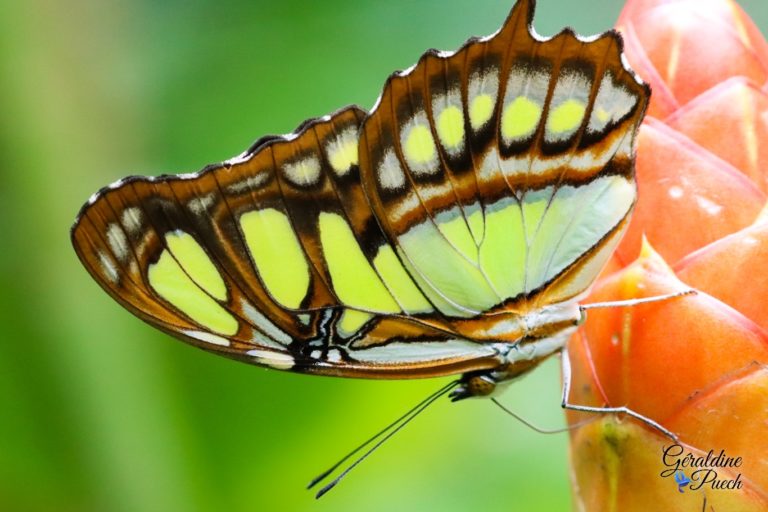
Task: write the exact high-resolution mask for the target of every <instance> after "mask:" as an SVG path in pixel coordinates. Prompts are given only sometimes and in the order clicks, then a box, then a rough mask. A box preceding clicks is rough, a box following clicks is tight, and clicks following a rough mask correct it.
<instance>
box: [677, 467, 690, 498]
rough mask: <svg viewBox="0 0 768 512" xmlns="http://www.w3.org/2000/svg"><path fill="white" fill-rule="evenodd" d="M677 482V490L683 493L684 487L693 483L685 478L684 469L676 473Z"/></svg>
mask: <svg viewBox="0 0 768 512" xmlns="http://www.w3.org/2000/svg"><path fill="white" fill-rule="evenodd" d="M675 482H676V483H677V490H678V491H679V492H681V493H682V492H683V487H685V486H686V485H688V484H689V483H691V479H690V478H688V477H687V476H685V473H683V470H682V469H678V470H677V471H675Z"/></svg>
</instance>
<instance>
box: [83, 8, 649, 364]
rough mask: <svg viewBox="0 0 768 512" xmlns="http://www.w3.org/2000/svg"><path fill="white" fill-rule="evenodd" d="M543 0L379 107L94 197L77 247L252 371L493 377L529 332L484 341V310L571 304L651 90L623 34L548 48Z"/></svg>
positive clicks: (97, 273)
mask: <svg viewBox="0 0 768 512" xmlns="http://www.w3.org/2000/svg"><path fill="white" fill-rule="evenodd" d="M531 4H532V3H531V2H527V1H522V2H520V3H518V4H517V5H516V7H515V8H514V9H513V11H512V13H511V15H510V17H509V18H508V20H507V22H506V23H505V25H504V27H502V29H501V30H500V31H499V32H498V33H497V34H496V35H494V36H493V37H490V38H486V39H476V40H470V41H469V42H468V43H467V44H466V45H465V46H464V47H463V48H462V49H461V50H459V51H458V52H456V53H454V54H441V53H438V52H428V53H427V54H426V55H425V56H424V57H423V58H422V59H421V60H420V61H419V63H418V65H416V66H415V67H414V68H412V69H411V70H409V71H407V72H404V73H400V74H396V75H394V76H393V77H391V78H390V80H389V81H388V82H387V85H386V86H385V89H384V91H383V93H382V96H381V98H380V101H379V102H378V103H377V106H376V107H375V108H374V112H373V113H372V114H371V115H366V113H365V112H364V111H362V110H360V109H358V108H356V107H348V108H346V109H342V110H340V111H338V112H336V113H334V114H332V115H330V116H326V117H324V118H320V119H314V120H310V121H307V122H305V123H304V124H303V125H302V126H300V127H299V128H298V129H297V130H296V132H294V133H293V134H290V135H288V136H280V137H275V136H272V137H266V138H263V139H261V140H259V141H257V142H256V143H255V144H254V145H253V146H252V147H251V148H250V149H249V150H248V151H247V152H245V153H244V154H243V155H240V156H239V157H236V158H234V159H231V160H230V161H227V162H224V163H223V164H220V165H214V166H209V167H207V168H206V169H203V170H202V171H200V172H199V173H196V174H191V175H180V176H161V177H158V178H144V177H131V178H127V179H125V180H121V181H119V182H117V183H115V184H114V185H112V186H109V187H107V188H105V189H103V190H102V191H100V192H98V193H97V194H95V195H94V196H93V197H92V198H91V200H90V201H89V202H88V203H87V204H86V205H85V206H84V207H83V209H82V211H81V213H80V215H79V216H78V219H77V221H76V223H75V225H74V227H73V230H72V240H73V244H74V246H75V249H76V251H77V254H78V256H79V257H80V259H81V260H82V262H83V264H84V265H85V267H86V268H87V269H88V271H89V272H90V273H91V275H92V276H93V277H94V278H95V279H96V281H97V282H99V284H100V285H101V286H102V287H103V288H104V289H105V290H106V291H107V292H108V293H109V294H110V295H111V296H112V297H114V298H115V299H116V300H117V301H118V302H120V303H121V304H122V305H123V306H125V307H126V308H127V309H129V310H130V311H132V312H133V313H134V314H136V315H137V316H139V317H140V318H142V319H143V320H145V321H147V322H149V323H150V324H152V325H155V326H156V327H158V328H160V329H162V330H164V331H165V332H168V333H170V334H172V335H174V336H177V337H179V338H181V339H183V340H185V341H187V342H189V343H192V344H194V345H197V346H199V347H202V348H204V349H207V350H211V351H214V352H217V353H220V354H223V355H226V356H229V357H233V358H237V359H241V360H244V361H247V362H251V363H255V364H261V365H266V366H270V367H273V368H279V369H287V370H292V371H301V372H311V373H321V374H330V375H341V376H363V377H381V378H404V377H423V376H434V375H446V374H454V373H460V372H466V371H471V370H484V369H490V368H495V367H497V366H498V365H499V364H501V363H502V362H503V360H502V359H501V358H500V356H499V353H500V350H499V346H498V343H496V342H497V341H499V340H501V341H504V340H505V339H506V340H514V339H517V338H519V337H520V336H521V332H518V330H515V329H514V328H508V329H507V331H506V332H504V333H501V334H499V333H498V332H496V333H495V334H493V335H491V334H489V330H488V328H487V324H488V323H489V319H490V318H492V317H493V318H499V317H500V316H499V315H500V313H504V314H506V315H512V316H515V317H518V316H521V315H523V314H526V312H529V311H535V308H537V307H541V306H542V305H547V304H556V303H558V302H561V301H568V300H571V299H572V298H573V297H575V296H577V295H578V294H579V293H581V292H583V290H584V289H586V288H587V287H588V286H589V284H590V283H591V282H592V281H593V280H594V277H595V275H596V273H597V272H598V271H599V269H600V267H601V266H602V264H603V263H604V260H605V259H606V258H607V257H608V256H609V255H610V251H611V250H612V247H613V244H615V242H616V241H617V240H618V237H619V236H620V233H621V231H622V229H623V225H624V223H625V222H626V218H627V216H628V214H629V211H630V209H631V206H632V204H633V201H634V181H633V178H632V172H633V171H632V141H633V139H634V132H635V130H636V127H637V124H638V123H639V120H640V119H641V117H642V113H643V111H644V108H645V102H646V100H647V91H646V89H645V88H643V86H641V85H640V84H639V82H637V81H636V80H635V79H634V77H633V76H632V75H631V74H630V73H629V72H628V71H627V70H626V69H625V68H624V66H623V65H622V63H621V61H620V48H619V40H618V36H617V35H616V34H615V33H608V34H606V35H603V36H601V37H599V38H597V39H595V40H594V41H592V42H585V41H581V40H579V39H578V38H577V37H576V36H574V35H573V34H572V33H571V32H564V33H562V34H561V35H559V36H557V37H555V38H553V39H552V40H549V41H546V42H544V41H541V40H538V39H536V38H535V37H534V35H533V34H532V32H531V28H530V21H531V17H532V10H531V9H532V5H531ZM494 315H495V316H494ZM497 331H498V329H497ZM505 336H506V338H505Z"/></svg>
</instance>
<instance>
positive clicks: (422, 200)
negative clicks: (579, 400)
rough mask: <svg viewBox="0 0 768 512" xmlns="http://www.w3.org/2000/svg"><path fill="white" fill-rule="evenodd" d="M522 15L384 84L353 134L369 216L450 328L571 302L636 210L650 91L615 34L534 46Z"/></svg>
mask: <svg viewBox="0 0 768 512" xmlns="http://www.w3.org/2000/svg"><path fill="white" fill-rule="evenodd" d="M532 5H533V2H519V3H518V4H517V5H516V7H515V9H514V10H513V11H512V13H511V14H510V16H509V18H508V19H507V21H506V23H505V24H504V26H503V27H502V28H501V30H500V31H499V32H497V33H496V34H495V35H494V36H492V37H490V38H485V39H477V40H470V41H469V42H468V43H467V44H466V45H465V46H464V47H463V48H461V49H460V50H459V51H457V52H455V53H454V54H447V55H446V54H444V53H442V52H436V51H432V52H428V53H426V54H425V55H424V56H423V57H422V58H421V60H420V61H419V63H418V64H417V65H416V66H415V67H413V68H411V69H409V70H407V71H405V72H401V73H395V74H394V75H392V76H391V77H390V79H389V81H388V83H387V86H386V87H385V89H384V92H383V93H382V95H381V98H380V99H379V102H378V103H377V104H376V106H375V107H374V109H373V111H372V113H371V114H370V116H369V117H368V118H367V119H366V121H365V123H364V125H363V129H362V135H361V145H360V147H361V151H360V160H361V172H362V179H363V183H364V186H365V189H366V190H368V191H370V196H371V204H372V206H373V209H374V212H375V214H376V216H377V218H379V219H380V221H381V225H382V227H383V228H384V230H385V232H386V234H387V236H388V237H389V238H390V240H393V241H394V242H395V244H396V249H397V252H398V255H399V256H400V257H401V258H402V259H403V261H404V262H405V265H406V267H407V268H408V270H409V272H410V273H411V274H412V276H413V277H414V279H415V280H416V281H417V282H418V283H419V285H420V286H421V287H422V289H423V290H424V293H425V296H426V297H427V298H428V299H429V300H430V301H432V302H433V303H434V304H435V306H436V307H437V309H438V310H439V311H441V312H442V313H444V314H445V315H446V316H449V317H454V318H455V317H459V318H460V317H467V318H471V317H476V316H477V315H483V314H485V315H495V314H498V313H499V305H502V309H503V310H504V311H510V310H512V311H517V312H519V313H520V314H527V313H531V312H534V311H536V310H538V309H540V308H542V307H545V306H547V305H551V304H556V303H559V302H563V301H568V300H571V299H573V298H575V297H578V296H580V295H582V294H583V293H584V292H585V290H586V289H587V288H588V287H589V285H590V284H591V283H592V282H593V281H594V279H595V278H596V276H597V273H598V272H599V271H600V270H601V268H602V267H603V266H604V264H605V262H606V261H607V259H608V257H609V256H610V254H611V253H612V252H613V249H614V247H615V245H616V243H617V242H618V241H619V239H620V236H621V234H622V233H623V231H624V228H625V227H626V222H627V219H628V216H629V214H630V212H631V209H632V206H633V204H634V201H635V195H636V194H635V181H634V153H633V148H634V139H635V134H636V131H637V128H638V126H639V124H640V121H641V120H642V117H643V115H644V112H645V108H646V104H647V100H648V96H649V90H648V88H647V86H645V85H644V84H642V83H641V82H640V81H639V79H637V78H636V77H635V76H634V75H633V74H632V72H631V71H629V70H628V69H627V68H626V67H625V65H624V63H623V61H622V59H621V40H620V38H619V36H618V34H617V33H615V32H608V33H605V34H603V35H601V36H599V37H594V38H589V39H582V38H580V37H579V36H577V35H575V34H574V33H573V32H572V31H570V30H565V31H563V32H561V33H560V34H559V35H557V36H555V37H554V38H551V39H548V40H544V39H542V38H540V37H539V36H537V35H535V33H534V32H533V31H532V29H531V19H532V14H533V13H532ZM436 254H439V255H440V256H439V262H440V263H439V264H435V255H436ZM470 336H471V334H470Z"/></svg>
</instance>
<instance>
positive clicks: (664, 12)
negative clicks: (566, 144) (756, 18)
mask: <svg viewBox="0 0 768 512" xmlns="http://www.w3.org/2000/svg"><path fill="white" fill-rule="evenodd" d="M618 26H619V29H620V30H621V32H622V34H623V35H624V39H625V51H626V54H627V59H628V60H629V62H630V64H631V65H632V67H633V68H634V69H635V70H636V71H637V72H638V73H639V74H640V76H641V77H642V78H643V79H644V80H646V81H647V82H649V83H650V84H651V86H652V88H653V96H652V99H651V105H650V108H649V113H648V117H647V118H646V121H645V123H644V125H643V127H642V129H641V132H640V136H639V139H638V154H637V179H638V190H639V201H638V203H637V206H636V209H635V213H634V216H633V219H632V222H631V224H630V227H629V230H628V232H627V235H626V237H625V239H624V240H623V241H622V243H621V245H620V246H619V248H618V250H617V251H616V254H615V255H614V257H613V260H612V262H611V264H610V265H609V266H608V268H607V269H606V271H605V272H604V274H603V278H602V279H601V280H599V281H598V283H597V284H596V286H595V288H594V290H593V292H592V295H591V297H590V298H589V300H588V301H587V302H603V301H615V300H624V299H631V298H640V297H651V296H656V295H663V294H667V293H673V292H677V291H681V290H686V289H690V288H692V289H695V290H697V291H698V294H696V295H688V296H684V297H680V298H677V299H672V300H668V301H664V302H658V303H652V304H645V305H639V306H634V307H623V308H610V309H596V310H592V311H590V312H589V318H588V320H587V322H586V324H585V325H584V326H583V328H582V329H581V330H580V331H579V333H578V334H577V335H576V336H574V338H573V339H572V340H571V342H570V344H569V353H570V358H571V362H572V366H573V383H572V388H571V395H570V402H572V403H576V404H584V405H591V406H622V405H626V406H627V407H629V408H630V409H632V410H634V411H636V412H638V413H640V414H642V415H644V416H646V417H648V418H650V419H653V420H654V421H656V422H658V423H660V424H661V425H663V426H664V427H665V428H667V429H669V430H670V431H672V432H673V433H674V434H675V435H677V436H678V438H679V440H680V445H681V447H682V450H683V452H684V453H690V454H691V455H690V457H691V458H690V459H688V462H689V463H690V462H691V461H694V460H696V458H697V457H699V461H705V460H706V459H707V455H708V454H709V457H710V460H713V459H712V458H713V457H715V456H717V454H719V453H721V452H722V454H723V457H730V458H732V459H734V460H735V458H737V457H739V458H740V459H739V460H738V464H735V463H734V464H731V465H730V466H727V467H722V466H721V465H718V464H717V463H711V462H709V463H706V464H705V466H704V467H703V468H702V467H700V466H697V465H696V464H688V465H687V466H686V465H685V463H684V462H681V464H680V465H678V466H675V465H672V463H673V462H675V460H680V459H682V456H681V457H678V458H676V457H671V456H670V457H667V458H665V457H664V456H663V454H664V449H665V448H667V447H670V446H671V445H672V444H673V441H672V440H671V439H669V438H667V437H665V436H664V435H663V434H662V433H660V432H658V431H656V430H654V429H652V428H650V427H648V426H647V425H644V424H642V423H639V422H636V421H634V420H631V419H629V418H627V417H625V416H612V415H606V416H603V417H601V418H599V419H598V420H596V421H593V422H591V423H588V424H586V425H584V426H580V427H576V428H575V429H574V430H573V431H572V433H571V459H572V482H573V489H574V495H575V503H576V508H577V509H578V510H587V511H598V510H617V511H635V510H637V511H641V510H642V511H646V510H665V511H666V510H701V509H702V508H701V507H702V504H703V503H704V500H706V503H707V510H708V511H709V510H710V509H712V510H716V511H751V510H754V511H759V510H760V511H764V510H768V271H766V269H765V267H766V264H768V209H767V208H766V202H767V201H768V195H767V194H768V93H767V92H766V91H768V43H766V41H765V39H764V38H763V37H762V36H761V35H760V33H759V31H758V30H757V28H756V27H755V26H754V24H753V23H752V22H751V20H750V19H749V18H748V16H747V15H746V14H745V13H744V12H743V11H742V10H741V8H740V7H739V6H738V5H737V4H736V3H735V2H734V1H730V0H677V1H676V0H629V2H627V5H626V7H625V8H624V11H623V13H622V15H621V17H620V19H619V24H618ZM586 418H589V415H586V414H584V413H570V414H569V418H568V419H569V422H571V423H572V424H575V423H577V422H579V421H581V420H584V419H586ZM710 451H711V452H712V453H710ZM669 453H671V452H669ZM676 469H681V470H682V471H681V472H679V473H680V474H677V473H676V471H675V470H676ZM697 469H701V471H700V472H699V473H695V472H696V470H697ZM708 469H712V470H713V472H709V473H707V470H708ZM715 473H716V474H717V478H716V480H717V481H716V482H714V483H713V482H711V481H710V479H715V477H714V474H715ZM705 477H706V478H705ZM686 479H687V480H689V481H688V482H686V481H685V480H686ZM729 482H730V483H729ZM737 484H738V485H737ZM729 486H730V487H735V488H728V487H729ZM718 487H722V488H718Z"/></svg>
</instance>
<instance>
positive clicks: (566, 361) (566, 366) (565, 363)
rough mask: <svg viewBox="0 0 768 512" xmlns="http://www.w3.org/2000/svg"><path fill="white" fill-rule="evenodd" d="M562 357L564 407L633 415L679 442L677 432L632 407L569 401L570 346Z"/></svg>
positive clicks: (575, 409)
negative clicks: (596, 405) (593, 404)
mask: <svg viewBox="0 0 768 512" xmlns="http://www.w3.org/2000/svg"><path fill="white" fill-rule="evenodd" d="M560 357H561V358H562V367H563V395H562V401H561V402H560V405H561V406H562V407H563V409H570V410H572V411H581V412H591V413H601V414H606V413H608V414H626V415H627V416H631V417H632V418H635V419H636V420H638V421H641V422H642V423H645V424H646V425H648V426H649V427H652V428H654V429H656V430H658V431H659V432H661V433H662V434H664V435H665V436H667V437H668V438H670V439H671V440H672V441H674V442H676V443H677V442H679V439H678V438H677V436H676V435H675V434H673V433H672V432H671V431H669V430H667V429H666V428H664V427H662V426H661V425H660V424H659V423H657V422H656V421H654V420H652V419H651V418H648V417H647V416H643V415H642V414H640V413H639V412H635V411H633V410H632V409H630V408H628V407H625V406H621V407H593V406H588V405H578V404H572V403H570V402H568V397H569V396H570V394H571V359H570V357H569V355H568V347H567V346H566V347H563V349H562V350H561V351H560Z"/></svg>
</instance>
